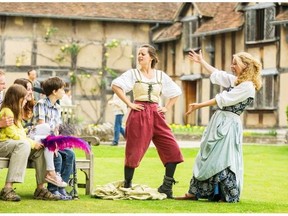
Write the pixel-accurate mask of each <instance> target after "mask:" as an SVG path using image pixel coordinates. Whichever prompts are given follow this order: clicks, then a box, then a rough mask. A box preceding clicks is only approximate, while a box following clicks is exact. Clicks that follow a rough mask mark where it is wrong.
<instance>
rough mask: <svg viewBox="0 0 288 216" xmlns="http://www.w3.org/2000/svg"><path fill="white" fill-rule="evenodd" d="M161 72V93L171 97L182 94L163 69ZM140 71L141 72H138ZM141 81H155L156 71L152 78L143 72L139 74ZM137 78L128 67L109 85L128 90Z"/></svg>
mask: <svg viewBox="0 0 288 216" xmlns="http://www.w3.org/2000/svg"><path fill="white" fill-rule="evenodd" d="M160 72H161V73H162V94H163V96H164V97H167V98H173V97H176V96H179V95H181V94H182V91H181V88H180V87H179V86H178V85H177V84H176V83H175V82H174V81H173V80H172V79H171V78H170V77H169V76H168V75H167V74H166V73H164V72H163V71H160ZM140 73H141V72H140ZM141 78H142V81H143V82H155V83H156V82H157V79H156V73H154V77H153V78H152V79H148V78H147V77H145V76H144V75H143V74H141ZM136 81H137V78H136V77H135V75H134V73H133V69H130V70H128V71H126V72H124V73H123V74H122V75H121V76H119V77H117V78H116V79H114V80H113V81H112V84H111V85H115V86H118V87H120V88H121V89H123V90H124V91H125V93H127V92H130V91H131V90H132V89H133V86H134V84H135V82H136Z"/></svg>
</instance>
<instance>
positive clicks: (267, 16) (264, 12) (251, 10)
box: [245, 3, 276, 44]
mask: <svg viewBox="0 0 288 216" xmlns="http://www.w3.org/2000/svg"><path fill="white" fill-rule="evenodd" d="M275 13H276V11H275V6H274V4H272V3H268V4H267V3H263V4H258V5H256V6H252V7H248V8H246V12H245V16H246V23H245V34H246V44H256V43H263V42H270V41H274V40H276V34H275V26H274V25H272V23H271V21H273V20H274V19H275Z"/></svg>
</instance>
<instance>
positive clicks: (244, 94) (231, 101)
mask: <svg viewBox="0 0 288 216" xmlns="http://www.w3.org/2000/svg"><path fill="white" fill-rule="evenodd" d="M236 79H237V77H236V76H234V75H232V74H228V73H227V72H225V71H219V70H215V71H214V72H213V73H212V74H211V76H210V80H211V82H212V83H213V84H217V85H220V86H223V87H225V88H228V87H229V86H231V87H233V89H232V90H230V91H229V92H228V91H227V90H224V91H223V92H221V93H219V94H217V95H216V97H215V99H216V102H217V105H218V106H219V108H220V109H222V108H223V107H226V106H232V105H235V104H238V103H240V102H242V101H244V100H246V99H247V98H249V97H252V98H254V97H255V87H254V84H253V82H251V81H245V82H242V83H240V84H239V85H237V86H235V81H236Z"/></svg>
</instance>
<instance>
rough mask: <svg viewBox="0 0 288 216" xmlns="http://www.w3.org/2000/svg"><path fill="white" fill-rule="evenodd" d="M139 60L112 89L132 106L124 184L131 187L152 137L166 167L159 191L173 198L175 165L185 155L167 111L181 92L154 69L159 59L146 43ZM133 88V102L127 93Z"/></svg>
mask: <svg viewBox="0 0 288 216" xmlns="http://www.w3.org/2000/svg"><path fill="white" fill-rule="evenodd" d="M138 63H139V69H130V70H128V71H126V72H124V73H123V74H122V75H121V76H119V77H118V78H116V79H115V80H113V82H112V89H113V91H114V92H115V93H116V94H117V95H118V97H119V98H120V99H121V100H123V101H124V102H125V103H126V104H127V106H128V107H129V108H130V109H131V111H130V113H129V116H128V118H127V122H126V130H125V134H126V141H127V142H126V149H125V168H124V177H125V181H124V187H125V188H130V187H131V186H132V179H133V175H134V170H135V168H136V167H138V166H139V164H140V161H141V159H142V158H143V156H144V154H145V152H146V151H147V149H148V147H149V144H150V142H151V140H152V141H153V143H154V145H155V147H156V148H157V151H158V154H159V157H160V159H161V161H162V163H163V165H164V166H165V176H164V180H163V184H162V185H161V186H160V187H159V188H158V192H160V193H165V194H166V195H167V197H168V198H173V193H172V185H173V184H175V180H174V172H175V169H176V165H177V164H178V163H180V162H183V157H182V154H181V152H180V148H179V146H178V144H177V142H176V140H175V137H174V136H173V134H172V132H171V130H170V128H169V127H168V125H167V123H166V120H165V116H164V114H165V113H166V112H167V111H168V110H169V109H171V107H172V106H173V105H174V104H175V102H176V100H177V98H178V97H179V95H180V94H181V93H182V91H181V89H180V88H179V86H178V85H177V84H176V83H175V82H174V81H173V80H172V79H171V78H170V77H169V76H168V75H167V74H166V73H164V72H163V71H160V70H156V69H155V66H156V64H157V63H158V58H157V54H156V50H155V48H154V47H153V46H151V45H148V44H146V45H142V46H141V47H140V49H139V51H138ZM131 90H132V91H133V97H134V101H130V100H129V99H128V98H127V97H126V96H125V93H127V92H129V91H131ZM123 91H124V92H125V93H123ZM161 95H163V96H164V97H166V98H168V100H167V103H166V105H165V106H163V107H161V106H160V105H159V100H160V96H161Z"/></svg>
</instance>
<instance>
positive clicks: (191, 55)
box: [188, 49, 203, 63]
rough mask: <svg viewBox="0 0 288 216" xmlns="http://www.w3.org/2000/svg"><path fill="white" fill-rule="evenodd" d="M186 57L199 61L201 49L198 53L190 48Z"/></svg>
mask: <svg viewBox="0 0 288 216" xmlns="http://www.w3.org/2000/svg"><path fill="white" fill-rule="evenodd" d="M188 58H189V59H190V60H192V61H194V62H197V63H201V61H202V60H203V56H202V51H201V50H200V51H199V54H198V53H196V52H195V51H194V50H192V49H191V50H190V51H189V53H188Z"/></svg>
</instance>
